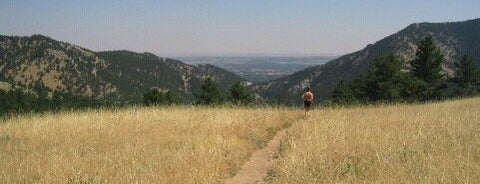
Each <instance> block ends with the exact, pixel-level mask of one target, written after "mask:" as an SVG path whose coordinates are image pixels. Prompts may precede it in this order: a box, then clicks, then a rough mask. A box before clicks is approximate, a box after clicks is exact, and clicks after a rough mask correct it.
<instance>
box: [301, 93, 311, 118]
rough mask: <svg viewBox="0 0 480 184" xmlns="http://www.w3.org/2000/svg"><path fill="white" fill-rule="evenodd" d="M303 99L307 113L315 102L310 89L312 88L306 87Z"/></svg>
mask: <svg viewBox="0 0 480 184" xmlns="http://www.w3.org/2000/svg"><path fill="white" fill-rule="evenodd" d="M302 100H303V108H305V115H307V112H308V111H310V106H312V102H313V93H312V92H311V91H310V88H309V87H307V88H305V93H303V95H302Z"/></svg>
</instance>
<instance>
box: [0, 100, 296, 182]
mask: <svg viewBox="0 0 480 184" xmlns="http://www.w3.org/2000/svg"><path fill="white" fill-rule="evenodd" d="M300 115H301V112H295V111H292V110H288V109H277V108H269V109H268V108H267V109H249V108H240V109H239V108H236V109H233V108H206V107H169V108H156V107H151V108H130V109H124V110H86V111H83V112H62V113H57V114H55V113H52V114H45V115H22V116H20V117H15V118H10V119H7V120H5V121H4V122H0V183H219V182H220V181H222V180H224V179H226V178H229V177H231V176H232V175H233V174H235V173H236V172H237V171H238V169H239V168H240V166H241V165H242V163H243V162H245V161H246V160H248V158H249V157H250V154H251V153H252V152H253V151H255V150H257V149H259V148H261V147H263V146H264V145H265V143H266V142H267V141H268V140H269V139H271V138H272V137H273V135H274V134H275V133H276V131H277V130H279V129H282V128H284V127H286V126H289V125H290V124H291V123H292V122H293V121H295V120H296V119H299V118H300Z"/></svg>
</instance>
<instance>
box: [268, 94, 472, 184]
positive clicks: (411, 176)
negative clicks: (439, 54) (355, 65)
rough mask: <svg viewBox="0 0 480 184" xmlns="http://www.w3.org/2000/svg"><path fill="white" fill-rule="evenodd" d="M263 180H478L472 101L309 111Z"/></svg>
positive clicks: (379, 181)
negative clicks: (306, 117)
mask: <svg viewBox="0 0 480 184" xmlns="http://www.w3.org/2000/svg"><path fill="white" fill-rule="evenodd" d="M280 155H281V156H280V158H279V159H278V162H277V163H276V164H275V165H274V166H273V167H272V168H271V169H270V170H269V172H268V175H267V177H266V178H265V179H266V180H267V181H269V182H270V183H479V182H480V98H473V99H464V100H456V101H446V102H438V103H431V104H425V105H393V106H376V107H358V108H334V109H324V110H317V111H313V112H312V114H311V115H310V116H309V117H308V119H306V120H305V121H301V122H298V123H296V124H295V125H294V126H292V129H290V130H289V135H288V139H287V141H285V142H284V143H283V144H282V146H281V149H280Z"/></svg>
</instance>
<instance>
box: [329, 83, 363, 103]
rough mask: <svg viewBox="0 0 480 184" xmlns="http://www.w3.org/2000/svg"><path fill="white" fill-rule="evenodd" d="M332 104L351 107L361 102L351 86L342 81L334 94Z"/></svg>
mask: <svg viewBox="0 0 480 184" xmlns="http://www.w3.org/2000/svg"><path fill="white" fill-rule="evenodd" d="M332 102H333V103H335V104H342V105H349V104H356V103H358V102H359V100H358V98H357V94H356V93H355V91H354V89H353V87H352V85H351V84H349V83H347V82H345V81H344V80H341V81H340V82H339V83H338V85H337V87H336V88H335V89H334V90H333V92H332Z"/></svg>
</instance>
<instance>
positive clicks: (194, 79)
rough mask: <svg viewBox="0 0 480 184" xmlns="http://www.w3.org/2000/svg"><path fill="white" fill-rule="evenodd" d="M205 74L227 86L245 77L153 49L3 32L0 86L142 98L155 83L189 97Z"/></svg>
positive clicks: (125, 100) (118, 99)
mask: <svg viewBox="0 0 480 184" xmlns="http://www.w3.org/2000/svg"><path fill="white" fill-rule="evenodd" d="M205 77H212V78H214V79H215V80H216V82H218V83H219V85H220V86H221V87H224V88H227V87H228V86H229V85H231V84H233V83H235V82H238V81H243V79H241V78H240V77H239V76H237V75H235V74H233V73H231V72H228V71H226V70H223V69H221V68H218V67H215V66H213V65H200V66H192V65H188V64H185V63H182V62H180V61H177V60H173V59H169V58H162V57H158V56H156V55H154V54H151V53H135V52H131V51H126V50H121V51H105V52H94V51H91V50H88V49H85V48H82V47H79V46H76V45H73V44H70V43H65V42H60V41H57V40H54V39H51V38H49V37H46V36H42V35H33V36H29V37H18V36H2V35H0V90H11V89H19V90H23V91H29V92H32V93H34V94H36V95H37V96H42V97H49V98H51V97H52V96H54V95H57V96H72V95H75V96H79V97H89V98H92V99H102V100H108V101H109V102H112V103H122V104H139V103H141V102H142V97H143V94H144V93H145V92H147V91H148V90H150V89H152V88H156V89H161V90H170V91H173V92H175V93H176V94H178V96H179V98H180V99H181V100H184V101H189V100H192V99H193V94H194V93H195V92H198V91H199V90H200V88H201V82H202V80H203V79H204V78H205Z"/></svg>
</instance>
